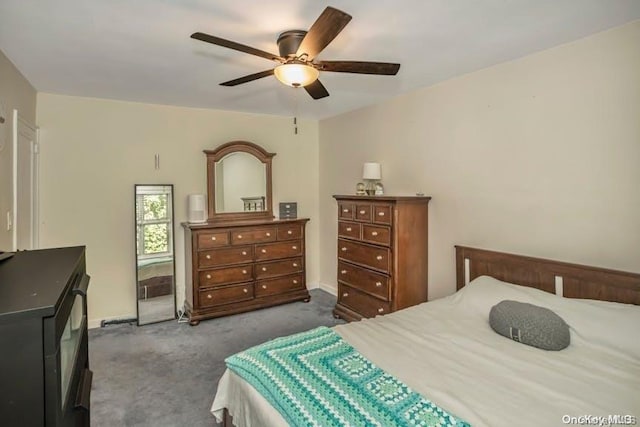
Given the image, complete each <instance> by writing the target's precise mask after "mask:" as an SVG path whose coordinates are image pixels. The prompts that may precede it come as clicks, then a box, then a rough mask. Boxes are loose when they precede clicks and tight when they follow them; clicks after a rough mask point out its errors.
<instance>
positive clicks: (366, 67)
mask: <svg viewBox="0 0 640 427" xmlns="http://www.w3.org/2000/svg"><path fill="white" fill-rule="evenodd" d="M314 65H316V68H317V69H319V70H321V71H334V72H338V73H356V74H380V75H385V76H395V75H396V74H397V73H398V70H399V69H400V64H393V63H390V62H368V61H318V62H316V63H315V64H314Z"/></svg>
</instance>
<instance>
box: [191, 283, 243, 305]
mask: <svg viewBox="0 0 640 427" xmlns="http://www.w3.org/2000/svg"><path fill="white" fill-rule="evenodd" d="M198 299H199V302H200V306H201V307H213V306H216V305H222V304H231V303H234V302H238V301H246V300H250V299H253V283H245V284H243V285H233V286H225V287H224V288H216V289H206V290H201V291H199V292H198Z"/></svg>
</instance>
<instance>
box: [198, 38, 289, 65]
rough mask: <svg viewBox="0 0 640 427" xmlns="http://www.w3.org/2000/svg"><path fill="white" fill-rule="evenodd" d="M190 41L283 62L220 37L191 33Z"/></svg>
mask: <svg viewBox="0 0 640 427" xmlns="http://www.w3.org/2000/svg"><path fill="white" fill-rule="evenodd" d="M191 38H192V39H196V40H201V41H203V42H207V43H211V44H215V45H218V46H222V47H226V48H229V49H233V50H237V51H240V52H244V53H248V54H250V55H256V56H260V57H262V58H266V59H270V60H272V61H284V58H282V57H281V56H278V55H274V54H273V53H269V52H265V51H264V50H260V49H256V48H253V47H250V46H246V45H243V44H240V43H236V42H232V41H230V40H225V39H221V38H220V37H216V36H211V35H209V34H205V33H193V34H191Z"/></svg>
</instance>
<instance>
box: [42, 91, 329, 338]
mask: <svg viewBox="0 0 640 427" xmlns="http://www.w3.org/2000/svg"><path fill="white" fill-rule="evenodd" d="M300 122H301V123H300ZM299 123H300V127H299V134H298V135H294V134H293V127H292V121H291V118H287V117H273V116H265V115H250V114H241V113H233V112H223V111H213V110H201V109H192V108H181V107H169V106H161V105H149V104H138V103H128V102H120V101H110V100H98V99H90V98H78V97H69V96H60V95H51V94H43V93H40V94H38V125H39V126H40V129H41V158H40V161H41V170H40V172H41V209H42V210H41V243H42V246H43V247H53V246H62V245H75V244H78V245H87V270H88V272H89V274H90V275H91V277H92V279H91V285H90V288H89V317H90V321H91V325H93V326H95V325H96V323H97V322H98V321H99V320H101V319H111V318H123V317H130V316H135V313H136V307H135V272H134V230H133V220H134V211H133V184H135V183H138V184H153V183H159V184H174V186H175V188H174V198H175V223H176V252H177V263H176V268H177V272H178V273H177V281H178V288H179V290H178V295H179V299H180V300H183V298H184V277H183V275H184V273H183V272H184V250H183V246H184V233H183V232H182V228H181V226H180V222H182V221H186V219H187V206H186V203H187V202H186V199H187V195H188V194H190V193H205V192H206V170H205V156H204V154H203V153H202V150H203V149H207V148H208V149H211V148H214V147H216V146H218V145H220V144H222V143H225V142H227V141H230V140H248V141H252V142H255V143H257V144H259V145H261V146H262V147H264V148H265V149H266V150H267V151H270V152H275V153H277V155H276V156H275V157H274V159H273V197H274V205H275V206H276V211H277V203H278V202H279V201H297V202H298V203H299V216H301V217H302V216H305V217H310V218H311V222H310V223H309V224H308V225H307V232H308V246H307V248H308V251H307V261H308V269H309V272H308V280H309V282H310V285H311V286H314V284H315V285H316V286H317V282H318V274H319V273H318V263H317V260H318V258H319V257H318V242H319V237H318V234H319V232H318V230H319V228H318V227H319V220H318V202H317V194H318V161H317V159H318V129H317V126H318V124H317V122H314V121H299ZM156 153H158V154H159V155H160V165H161V167H160V170H155V169H154V155H155V154H156ZM179 306H180V305H179Z"/></svg>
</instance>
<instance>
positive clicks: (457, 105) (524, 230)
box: [319, 21, 640, 297]
mask: <svg viewBox="0 0 640 427" xmlns="http://www.w3.org/2000/svg"><path fill="white" fill-rule="evenodd" d="M401 72H402V71H401ZM365 161H379V162H381V163H382V177H383V180H382V181H383V183H384V185H385V191H386V193H387V194H391V195H394V194H395V195H398V194H405V195H406V194H415V193H416V192H424V193H425V194H427V195H430V196H432V197H433V199H432V201H431V203H430V212H429V215H430V218H429V219H430V224H429V227H430V236H429V249H430V255H429V268H430V272H429V292H430V297H441V296H444V295H447V294H450V293H452V292H453V291H454V289H455V286H454V283H455V282H454V249H453V245H454V244H464V245H470V246H476V247H481V248H487V249H495V250H502V251H510V252H516V253H522V254H528V255H532V256H541V257H548V258H556V259H561V260H567V261H573V262H578V263H586V264H593V265H599V266H603V267H610V268H615V269H623V270H630V271H635V272H640V190H638V186H639V184H640V167H639V165H640V21H636V22H634V23H631V24H629V25H626V26H623V27H619V28H616V29H613V30H610V31H607V32H604V33H600V34H597V35H594V36H591V37H588V38H585V39H582V40H579V41H576V42H574V43H571V44H567V45H563V46H559V47H557V48H554V49H550V50H547V51H543V52H540V53H537V54H534V55H531V56H527V57H524V58H521V59H519V60H516V61H513V62H509V63H504V64H501V65H498V66H494V67H491V68H488V69H485V70H481V71H478V72H474V73H471V74H468V75H465V76H462V77H459V78H456V79H453V80H450V81H447V82H444V83H442V84H439V85H436V86H433V87H430V88H426V89H423V90H420V91H417V92H413V93H410V94H407V95H405V96H401V97H398V98H396V99H393V100H391V101H388V102H385V103H382V104H379V105H376V106H373V107H370V108H366V109H362V110H359V111H355V112H351V113H348V114H344V115H341V116H337V117H335V118H331V119H327V120H324V121H322V122H321V123H320V201H319V203H320V218H321V224H320V226H321V230H324V232H323V234H322V239H321V242H320V281H321V284H322V285H323V286H324V285H327V286H328V287H332V286H335V281H336V280H335V277H336V262H335V257H336V244H335V241H336V215H337V214H336V204H335V201H334V200H333V199H332V197H331V195H332V194H336V193H344V194H353V193H354V191H355V184H356V183H357V182H358V181H360V180H361V179H360V177H361V175H360V174H361V171H362V164H363V163H364V162H365Z"/></svg>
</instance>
